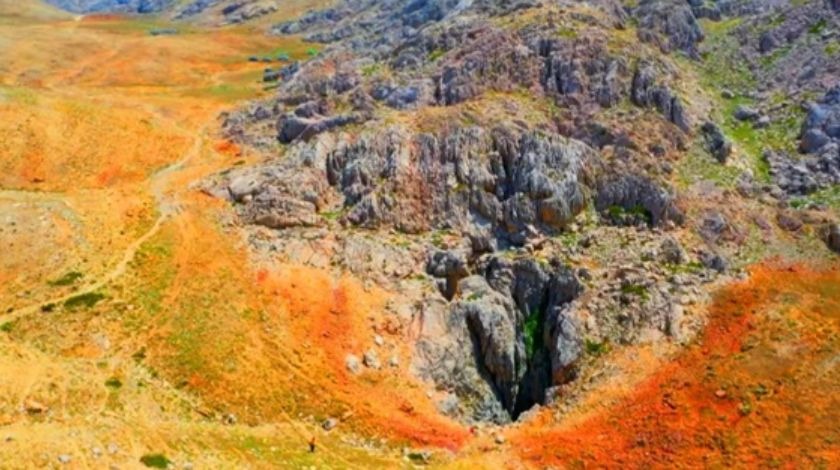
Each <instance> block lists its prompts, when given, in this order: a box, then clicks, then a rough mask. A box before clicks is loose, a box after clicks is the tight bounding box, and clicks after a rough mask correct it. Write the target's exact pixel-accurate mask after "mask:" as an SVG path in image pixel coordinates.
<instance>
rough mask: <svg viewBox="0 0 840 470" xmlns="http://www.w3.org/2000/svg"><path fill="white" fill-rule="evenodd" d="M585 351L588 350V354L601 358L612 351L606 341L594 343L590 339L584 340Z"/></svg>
mask: <svg viewBox="0 0 840 470" xmlns="http://www.w3.org/2000/svg"><path fill="white" fill-rule="evenodd" d="M583 345H584V349H585V350H586V354H588V355H590V356H594V357H598V356H601V355H603V354H606V353H607V352H609V350H610V346H609V343H607V342H606V341H594V340H591V339H589V338H587V339H586V340H584V343H583Z"/></svg>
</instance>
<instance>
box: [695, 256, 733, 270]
mask: <svg viewBox="0 0 840 470" xmlns="http://www.w3.org/2000/svg"><path fill="white" fill-rule="evenodd" d="M700 262H701V263H703V266H705V267H707V268H709V269H713V270H715V271H717V272H720V273H722V272H724V271H726V270H727V269H728V267H729V263H728V262H727V261H726V259H725V258H724V257H723V256H721V255H719V254H717V253H711V252H703V253H701V254H700Z"/></svg>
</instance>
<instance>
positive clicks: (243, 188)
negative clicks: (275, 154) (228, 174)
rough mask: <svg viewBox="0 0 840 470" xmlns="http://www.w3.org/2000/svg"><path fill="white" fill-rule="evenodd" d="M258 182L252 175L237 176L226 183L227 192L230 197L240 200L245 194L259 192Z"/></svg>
mask: <svg viewBox="0 0 840 470" xmlns="http://www.w3.org/2000/svg"><path fill="white" fill-rule="evenodd" d="M259 188H260V183H259V181H258V179H257V178H256V177H255V176H254V175H250V174H246V175H242V176H238V177H236V178H234V179H232V180H231V182H230V184H228V192H229V193H230V197H231V199H233V200H234V201H236V202H242V201H243V199H245V197H246V196H253V195H254V194H256V193H257V192H259Z"/></svg>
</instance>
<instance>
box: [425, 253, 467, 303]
mask: <svg viewBox="0 0 840 470" xmlns="http://www.w3.org/2000/svg"><path fill="white" fill-rule="evenodd" d="M426 273H427V274H429V275H431V276H434V277H436V278H441V279H445V280H446V283H445V284H444V285H443V287H444V288H443V290H442V291H441V293H442V294H443V295H444V297H446V298H447V299H452V297H454V296H455V294H456V292H457V291H458V281H460V280H461V279H463V278H465V277H467V276H468V275H469V269H468V267H467V260H466V258H465V257H464V254H463V253H458V252H455V251H443V250H434V251H432V252H431V253H430V255H429V258H428V261H427V262H426Z"/></svg>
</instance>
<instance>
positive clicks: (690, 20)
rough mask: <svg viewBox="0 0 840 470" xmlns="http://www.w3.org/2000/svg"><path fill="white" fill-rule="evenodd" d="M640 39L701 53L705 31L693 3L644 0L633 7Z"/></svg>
mask: <svg viewBox="0 0 840 470" xmlns="http://www.w3.org/2000/svg"><path fill="white" fill-rule="evenodd" d="M633 16H635V17H636V18H637V19H638V22H639V29H638V35H639V39H640V40H642V41H644V42H651V43H654V44H657V45H658V46H659V47H660V48H661V49H662V51H663V52H670V51H675V50H681V51H683V52H685V53H687V54H688V55H690V56H692V57H698V56H699V55H698V50H697V44H698V43H699V42H700V41H702V40H703V38H704V34H703V30H702V28H700V24H699V23H698V22H697V19H696V18H695V17H694V12H693V11H692V8H691V5H689V3H687V2H685V1H684V0H642V1H641V2H639V6H638V7H636V8H635V9H634V10H633Z"/></svg>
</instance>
